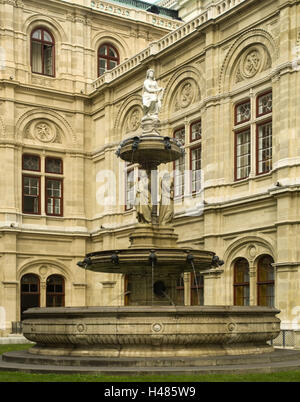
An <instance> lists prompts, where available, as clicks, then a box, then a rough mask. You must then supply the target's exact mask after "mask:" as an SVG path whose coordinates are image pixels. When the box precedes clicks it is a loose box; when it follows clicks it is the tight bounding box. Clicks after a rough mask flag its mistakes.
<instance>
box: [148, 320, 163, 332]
mask: <svg viewBox="0 0 300 402" xmlns="http://www.w3.org/2000/svg"><path fill="white" fill-rule="evenodd" d="M151 329H152V331H153V332H161V331H162V329H163V326H162V324H160V323H158V322H156V323H155V324H152V326H151Z"/></svg>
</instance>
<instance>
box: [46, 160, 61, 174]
mask: <svg viewBox="0 0 300 402" xmlns="http://www.w3.org/2000/svg"><path fill="white" fill-rule="evenodd" d="M45 172H46V173H58V174H62V173H63V166H62V160H61V159H57V158H50V157H47V158H46V159H45Z"/></svg>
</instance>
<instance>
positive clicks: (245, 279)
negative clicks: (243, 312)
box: [233, 258, 250, 306]
mask: <svg viewBox="0 0 300 402" xmlns="http://www.w3.org/2000/svg"><path fill="white" fill-rule="evenodd" d="M233 288H234V305H235V306H249V302H250V300H249V264H248V261H247V260H246V259H245V258H240V259H238V260H237V261H236V262H235V264H234V284H233Z"/></svg>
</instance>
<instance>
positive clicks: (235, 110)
mask: <svg viewBox="0 0 300 402" xmlns="http://www.w3.org/2000/svg"><path fill="white" fill-rule="evenodd" d="M245 103H250V115H249V118H248V119H247V120H243V121H240V122H238V121H237V108H238V107H239V106H241V105H244V104H245ZM250 120H251V99H250V98H247V99H244V100H242V101H239V102H238V103H236V104H235V105H234V125H235V126H238V125H240V124H245V123H247V122H249V121H250Z"/></svg>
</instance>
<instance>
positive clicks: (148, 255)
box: [23, 70, 280, 365]
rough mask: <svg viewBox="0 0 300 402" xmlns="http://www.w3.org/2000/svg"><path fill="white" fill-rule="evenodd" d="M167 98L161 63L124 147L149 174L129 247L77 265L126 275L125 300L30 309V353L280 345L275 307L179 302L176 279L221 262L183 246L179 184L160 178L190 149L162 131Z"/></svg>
mask: <svg viewBox="0 0 300 402" xmlns="http://www.w3.org/2000/svg"><path fill="white" fill-rule="evenodd" d="M162 97H163V89H162V88H159V87H158V85H157V82H156V81H155V78H154V72H153V70H148V72H147V78H146V80H145V82H144V90H143V106H144V117H143V119H142V121H141V128H142V133H141V135H139V136H136V137H131V138H127V139H125V140H123V141H122V142H121V143H120V145H119V147H118V149H117V152H116V154H117V156H118V157H119V158H121V159H122V160H124V161H127V162H130V163H136V164H139V167H140V170H141V171H142V172H143V175H142V176H141V179H140V181H139V183H138V190H137V197H136V199H137V202H136V212H137V224H136V227H135V229H134V231H133V232H132V234H131V236H130V246H129V247H128V248H126V249H119V250H103V251H99V252H93V253H90V254H87V255H86V256H85V258H84V260H83V261H80V262H79V263H78V266H80V267H81V268H82V269H87V270H91V271H95V272H103V273H114V274H120V278H121V276H122V275H126V279H127V281H128V287H127V293H128V297H127V305H126V306H122V307H78V308H76V307H65V308H33V309H29V310H27V311H26V312H25V313H24V315H25V317H26V319H25V320H24V322H23V333H24V336H25V337H26V338H27V339H29V340H30V341H33V342H35V343H36V345H35V346H34V347H32V348H31V349H30V350H29V351H28V353H29V354H35V355H42V356H45V355H55V356H66V355H67V356H76V357H85V356H94V357H99V358H116V357H118V358H120V359H121V360H122V359H123V361H125V360H126V358H138V359H139V358H164V359H170V362H171V361H173V362H174V359H176V358H181V359H182V357H186V358H190V357H199V356H207V355H214V356H215V355H226V354H230V355H237V354H239V355H240V354H250V353H262V352H267V351H268V352H270V351H272V350H273V349H272V347H271V346H269V345H268V344H267V341H269V340H271V339H274V338H276V337H277V336H278V334H279V331H280V329H279V324H280V321H279V319H278V318H277V317H276V314H278V313H279V311H278V310H276V309H274V308H267V307H254V306H253V307H252V306H251V307H238V306H185V305H178V304H177V303H176V283H177V280H178V278H179V277H180V275H181V274H182V273H184V272H194V273H196V272H199V271H200V272H201V271H202V272H203V271H209V270H213V269H216V267H218V266H219V265H222V263H223V262H222V261H220V259H219V258H218V257H217V256H216V255H215V253H213V252H211V251H205V250H199V249H193V248H182V247H178V246H177V235H176V234H175V231H174V227H173V215H174V210H173V208H174V206H173V183H172V180H170V177H165V181H164V180H162V181H161V185H158V184H157V182H158V180H157V172H158V167H159V166H160V165H161V164H166V163H169V162H173V161H175V160H177V159H178V158H179V157H180V156H182V155H183V153H184V149H183V147H182V145H181V143H180V142H178V141H177V140H176V139H173V138H169V137H163V136H161V135H160V130H159V127H160V123H159V119H158V113H159V109H160V106H161V101H162ZM166 190H168V191H166ZM159 193H160V203H158V202H157V199H158V194H159ZM166 199H167V201H168V202H163V200H166ZM124 359H125V360H124ZM172 359H173V360H172ZM157 362H158V363H157V364H158V365H159V364H160V363H159V360H157ZM172 364H173V363H170V365H172Z"/></svg>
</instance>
